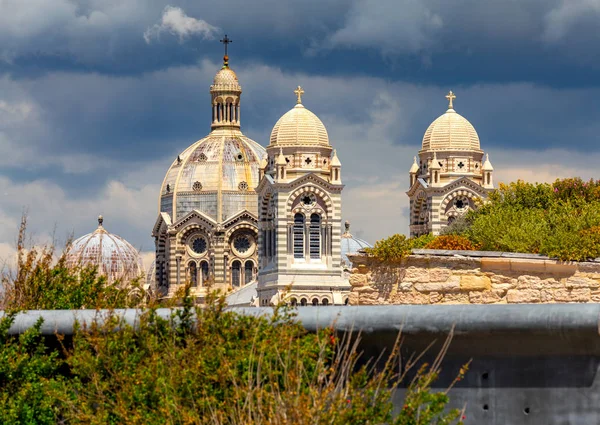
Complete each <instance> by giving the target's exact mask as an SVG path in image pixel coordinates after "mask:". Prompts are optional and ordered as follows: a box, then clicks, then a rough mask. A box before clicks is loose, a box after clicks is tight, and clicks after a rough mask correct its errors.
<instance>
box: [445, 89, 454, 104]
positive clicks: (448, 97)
mask: <svg viewBox="0 0 600 425" xmlns="http://www.w3.org/2000/svg"><path fill="white" fill-rule="evenodd" d="M446 99H448V109H453V108H454V107H453V106H452V101H453V100H454V99H456V95H455V94H454V93H452V90H450V91H449V92H448V94H447V95H446Z"/></svg>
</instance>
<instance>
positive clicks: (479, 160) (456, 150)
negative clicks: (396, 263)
mask: <svg viewBox="0 0 600 425" xmlns="http://www.w3.org/2000/svg"><path fill="white" fill-rule="evenodd" d="M455 98H456V96H455V95H454V93H452V92H450V93H448V95H447V96H446V99H448V102H449V104H448V110H447V111H446V113H445V114H443V115H442V116H440V117H438V118H437V119H436V120H435V121H433V122H432V123H431V125H430V126H429V128H427V131H426V132H425V135H424V136H423V142H422V147H421V150H420V151H419V156H418V159H417V157H415V158H414V163H413V165H412V167H411V168H410V171H409V176H410V189H409V190H408V192H406V193H407V195H408V197H409V198H410V235H411V236H419V235H423V234H427V233H433V234H434V235H438V234H439V233H440V231H441V230H442V229H443V228H444V227H445V226H447V225H448V224H450V223H452V221H454V220H455V219H456V218H457V217H459V216H460V215H462V214H464V213H466V212H467V211H468V210H469V209H473V208H475V207H476V199H478V198H479V199H484V198H486V197H487V194H488V192H489V191H490V190H492V189H493V188H494V182H493V178H492V177H493V171H494V168H493V167H492V164H491V163H490V161H489V156H486V160H485V162H484V161H483V151H482V150H481V148H480V144H479V136H478V135H477V132H476V131H475V128H474V127H473V126H472V125H471V123H470V122H469V121H467V120H466V119H465V118H464V117H462V116H461V115H459V114H458V113H457V112H456V111H455V110H454V105H453V100H454V99H455Z"/></svg>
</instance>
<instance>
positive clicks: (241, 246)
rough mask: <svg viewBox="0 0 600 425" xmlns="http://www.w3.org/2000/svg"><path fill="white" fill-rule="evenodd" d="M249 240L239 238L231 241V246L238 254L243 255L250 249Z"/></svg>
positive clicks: (245, 237) (242, 237)
mask: <svg viewBox="0 0 600 425" xmlns="http://www.w3.org/2000/svg"><path fill="white" fill-rule="evenodd" d="M251 245H252V244H251V243H250V240H249V239H248V237H247V236H239V237H237V238H235V240H234V241H233V246H234V248H235V249H236V251H238V252H239V253H240V254H245V253H246V252H248V250H249V249H250V246H251Z"/></svg>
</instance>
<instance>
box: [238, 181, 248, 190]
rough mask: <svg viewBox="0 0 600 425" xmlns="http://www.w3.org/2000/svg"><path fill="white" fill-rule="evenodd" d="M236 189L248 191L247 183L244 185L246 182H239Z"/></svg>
mask: <svg viewBox="0 0 600 425" xmlns="http://www.w3.org/2000/svg"><path fill="white" fill-rule="evenodd" d="M238 189H239V190H244V191H246V190H248V183H246V182H240V184H238Z"/></svg>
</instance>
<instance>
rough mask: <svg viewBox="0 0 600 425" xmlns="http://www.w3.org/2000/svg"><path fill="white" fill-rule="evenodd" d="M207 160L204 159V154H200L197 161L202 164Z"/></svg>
mask: <svg viewBox="0 0 600 425" xmlns="http://www.w3.org/2000/svg"><path fill="white" fill-rule="evenodd" d="M207 159H208V158H207V157H206V155H205V154H204V153H201V154H200V156H199V157H198V161H200V162H204V161H206V160H207Z"/></svg>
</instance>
